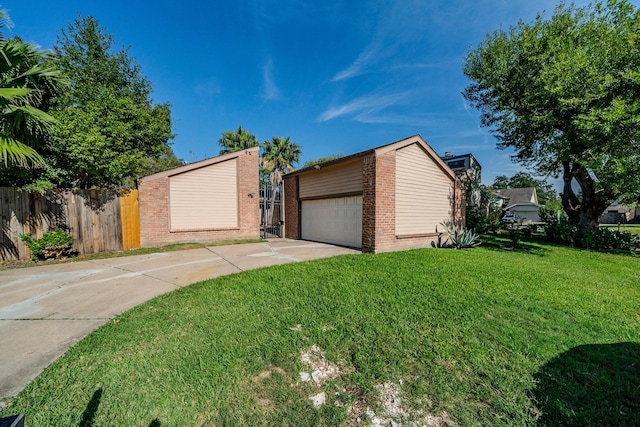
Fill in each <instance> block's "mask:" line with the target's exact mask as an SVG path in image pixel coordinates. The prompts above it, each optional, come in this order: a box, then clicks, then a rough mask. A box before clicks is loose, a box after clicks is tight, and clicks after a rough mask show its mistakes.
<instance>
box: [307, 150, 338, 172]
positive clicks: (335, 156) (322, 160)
mask: <svg viewBox="0 0 640 427" xmlns="http://www.w3.org/2000/svg"><path fill="white" fill-rule="evenodd" d="M343 157H344V154H342V153H338V154H331V155H329V156H324V157H318V158H317V159H315V160H309V161H308V162H306V163H305V164H304V165H302V168H303V169H304V168H308V167H310V166H315V165H321V164H322V163H327V162H330V161H333V160H337V159H341V158H343Z"/></svg>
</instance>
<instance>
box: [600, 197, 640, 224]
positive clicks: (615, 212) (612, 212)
mask: <svg viewBox="0 0 640 427" xmlns="http://www.w3.org/2000/svg"><path fill="white" fill-rule="evenodd" d="M638 219H640V211H639V210H638V207H637V206H634V205H621V204H619V203H617V202H616V203H614V204H612V205H610V206H609V207H608V208H607V209H605V211H604V213H603V214H602V216H601V217H600V223H601V224H626V223H627V222H630V221H635V220H638Z"/></svg>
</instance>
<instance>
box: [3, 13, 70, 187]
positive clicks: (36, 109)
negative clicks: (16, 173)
mask: <svg viewBox="0 0 640 427" xmlns="http://www.w3.org/2000/svg"><path fill="white" fill-rule="evenodd" d="M10 24H11V21H10V20H9V17H8V16H7V15H6V12H4V11H0V29H2V28H3V27H5V26H7V25H9V26H10ZM63 84H64V78H63V77H62V74H61V72H60V70H59V69H58V68H57V67H56V66H54V65H53V64H52V63H51V62H50V58H49V54H48V53H47V52H44V51H40V50H38V48H37V47H36V46H34V45H32V44H29V43H25V42H24V41H22V40H21V39H20V38H19V37H14V38H10V39H7V38H5V37H4V35H3V34H2V33H0V168H2V169H3V173H2V175H3V177H2V178H0V185H3V182H2V181H4V175H5V174H6V169H7V168H8V167H9V166H12V165H16V166H18V167H23V168H24V167H33V166H43V165H44V163H45V162H44V159H43V158H42V156H41V154H40V153H39V152H38V149H39V148H40V147H41V146H42V145H43V140H44V138H45V137H46V136H47V135H48V134H49V133H50V132H51V130H52V127H53V125H54V124H55V119H54V118H53V117H52V116H50V115H49V114H47V113H46V111H47V109H48V101H49V98H50V97H51V96H52V95H54V94H55V93H56V92H57V91H58V90H59V89H60V88H61V86H62V85H63Z"/></svg>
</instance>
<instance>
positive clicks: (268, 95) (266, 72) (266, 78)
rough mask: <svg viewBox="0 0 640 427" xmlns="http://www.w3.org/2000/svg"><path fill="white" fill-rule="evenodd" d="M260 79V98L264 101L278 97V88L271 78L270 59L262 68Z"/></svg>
mask: <svg viewBox="0 0 640 427" xmlns="http://www.w3.org/2000/svg"><path fill="white" fill-rule="evenodd" d="M262 80H263V90H262V99H263V100H264V101H265V102H266V101H274V100H278V99H280V89H278V87H277V86H276V84H275V82H274V79H273V62H272V61H271V60H269V61H267V63H266V64H265V65H264V67H263V68H262Z"/></svg>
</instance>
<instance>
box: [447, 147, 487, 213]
mask: <svg viewBox="0 0 640 427" xmlns="http://www.w3.org/2000/svg"><path fill="white" fill-rule="evenodd" d="M441 159H442V160H443V161H444V162H445V163H446V164H447V166H449V167H450V168H451V169H452V170H453V171H454V172H455V174H456V176H457V177H458V179H460V181H461V182H462V184H463V185H464V187H465V192H466V197H467V208H470V207H476V208H480V207H482V206H488V197H487V196H486V195H485V194H484V192H483V191H482V189H481V187H480V184H481V182H482V179H481V178H482V176H481V175H482V166H480V163H479V162H478V160H476V158H475V157H473V154H471V153H468V154H462V155H459V156H454V155H452V154H451V152H449V151H447V152H445V153H444V156H443V157H441Z"/></svg>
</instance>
